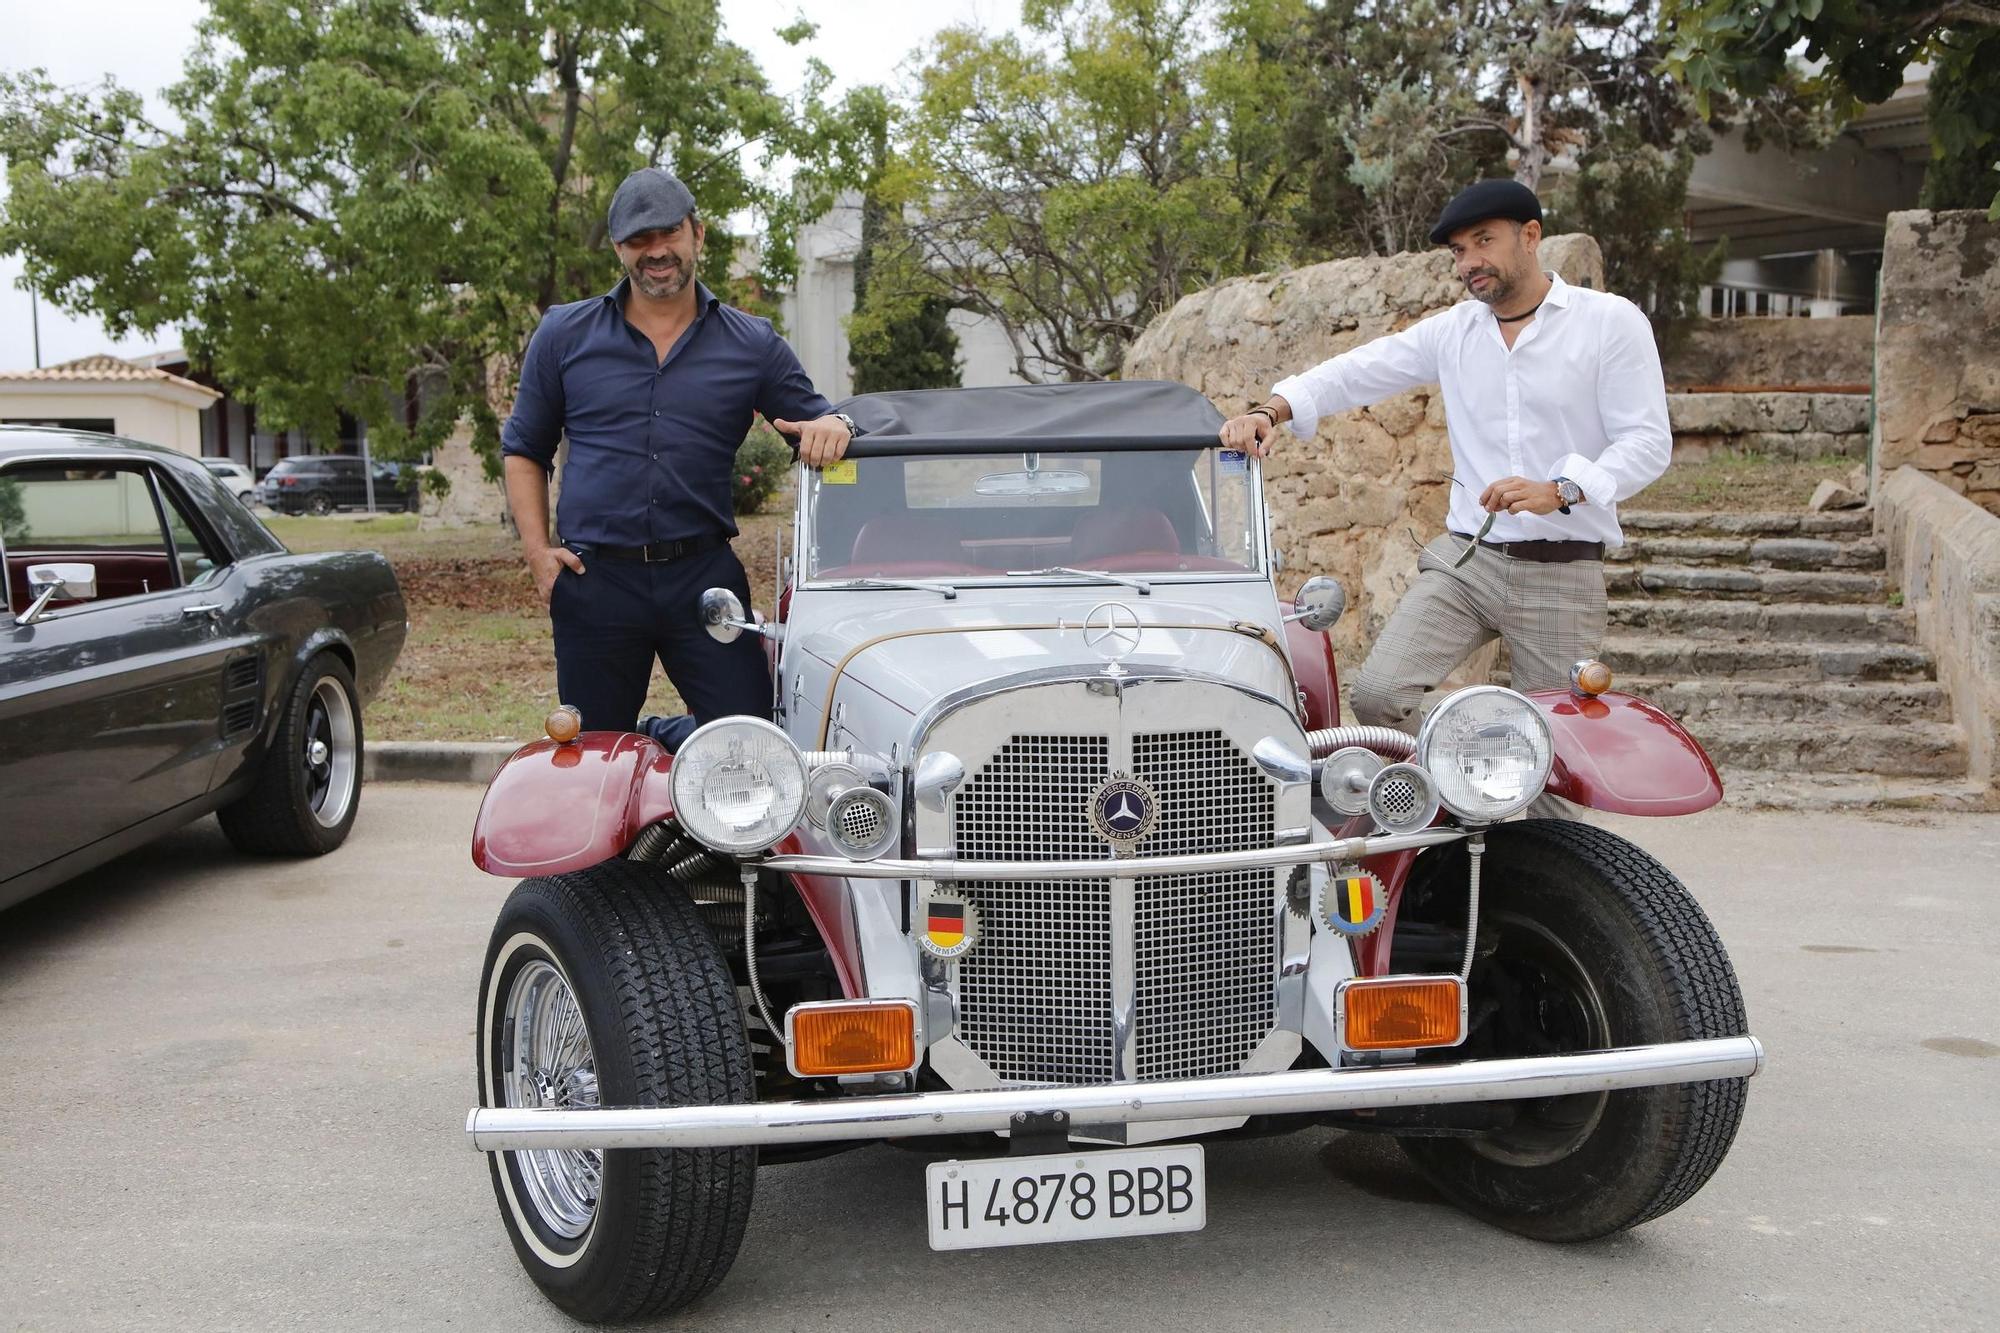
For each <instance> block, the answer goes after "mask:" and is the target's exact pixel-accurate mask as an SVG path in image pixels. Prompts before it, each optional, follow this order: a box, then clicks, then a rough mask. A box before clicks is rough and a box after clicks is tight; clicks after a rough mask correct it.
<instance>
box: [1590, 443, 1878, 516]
mask: <svg viewBox="0 0 2000 1333" xmlns="http://www.w3.org/2000/svg"><path fill="white" fill-rule="evenodd" d="M1855 463H1856V460H1854V459H1852V458H1831V457H1829V458H1808V459H1796V458H1771V457H1767V456H1766V455H1763V454H1735V453H1728V454H1716V455H1713V456H1712V457H1709V458H1705V459H1703V460H1702V461H1701V462H1699V463H1675V464H1674V465H1673V466H1672V467H1670V468H1668V469H1667V473H1666V475H1665V476H1663V477H1661V478H1660V479H1659V480H1658V481H1656V482H1654V483H1653V484H1652V485H1651V486H1648V487H1647V488H1646V489H1645V490H1643V491H1641V492H1639V494H1638V495H1636V496H1634V497H1633V498H1632V499H1631V500H1630V501H1629V502H1623V503H1625V506H1626V508H1628V509H1662V510H1672V511H1675V512H1686V511H1688V510H1708V509H1713V510H1720V511H1723V512H1725V513H1737V514H1745V513H1763V512H1767V511H1772V510H1802V509H1804V508H1805V507H1806V502H1807V501H1808V500H1810V499H1812V493H1813V489H1814V488H1815V487H1817V486H1818V485H1819V484H1820V483H1821V482H1822V481H1826V480H1829V479H1831V480H1834V481H1838V482H1841V483H1843V484H1845V481H1846V478H1847V474H1848V473H1849V472H1851V471H1853V470H1854V467H1855Z"/></svg>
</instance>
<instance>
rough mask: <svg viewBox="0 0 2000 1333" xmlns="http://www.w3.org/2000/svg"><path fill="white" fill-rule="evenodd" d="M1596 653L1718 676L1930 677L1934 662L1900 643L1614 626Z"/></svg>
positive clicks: (1676, 673)
mask: <svg viewBox="0 0 2000 1333" xmlns="http://www.w3.org/2000/svg"><path fill="white" fill-rule="evenodd" d="M1599 655H1600V656H1601V657H1602V658H1603V659H1604V661H1605V662H1606V663H1607V664H1609V665H1610V667H1611V670H1612V671H1613V672H1614V673H1617V674H1622V675H1628V676H1667V677H1670V678H1676V679H1681V680H1686V679H1689V678H1692V677H1702V676H1707V677H1722V678H1726V679H1730V680H1932V679H1935V675H1934V672H1935V669H1936V662H1935V661H1934V659H1933V658H1932V657H1931V655H1930V654H1929V653H1928V652H1926V651H1925V650H1923V649H1922V648H1918V647H1915V646H1914V645H1911V644H1902V643H1882V644H1878V643H1856V644H1848V643H1812V642H1782V641H1781V642H1769V643H1726V642H1720V641H1717V640H1712V639H1678V638H1653V637H1650V636H1643V635H1636V634H1621V633H1618V632H1617V631H1613V632H1611V633H1608V634H1606V635H1605V637H1604V644H1603V646H1602V649H1601V650H1600V653H1599Z"/></svg>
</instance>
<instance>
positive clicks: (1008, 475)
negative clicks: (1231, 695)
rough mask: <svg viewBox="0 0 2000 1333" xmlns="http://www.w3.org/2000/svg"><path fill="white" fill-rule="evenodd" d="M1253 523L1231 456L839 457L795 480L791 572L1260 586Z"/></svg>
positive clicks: (812, 576)
mask: <svg viewBox="0 0 2000 1333" xmlns="http://www.w3.org/2000/svg"><path fill="white" fill-rule="evenodd" d="M1260 523H1261V518H1260V515H1259V511H1258V508H1257V503H1256V493H1255V490H1254V488H1253V485H1252V482H1251V475H1250V464H1249V460H1248V459H1246V458H1245V457H1244V456H1243V455H1242V454H1240V453H1237V452H1235V451H1233V450H1225V449H1171V450H1169V449H1162V450H1134V451H1111V450H1107V451H1105V452H1102V453H1090V452H1083V453H1060V454H1058V453H1040V454H1036V453H990V454H912V455H908V456H902V457H888V458H879V457H878V458H858V459H848V460H846V461H844V462H841V463H836V464H833V465H831V466H829V467H827V468H825V469H822V470H821V471H818V472H813V473H808V474H807V481H806V523H805V531H804V534H803V535H804V538H805V540H806V542H807V543H808V546H807V550H806V560H805V569H804V574H805V577H806V578H807V579H808V580H813V581H821V582H837V581H840V580H844V579H864V578H878V579H879V578H925V579H933V580H937V579H943V580H946V581H949V582H952V583H961V582H966V581H970V580H976V579H1004V578H1007V577H1008V576H1009V575H1010V574H1011V575H1012V576H1013V577H1014V578H1016V579H1019V578H1021V577H1022V576H1023V575H1025V574H1028V573H1037V574H1043V575H1046V576H1048V577H1050V578H1051V579H1052V580H1056V579H1061V578H1068V577H1080V576H1081V574H1082V572H1084V571H1090V572H1108V573H1118V574H1146V575H1158V576H1172V575H1176V574H1182V575H1209V576H1217V575H1223V576H1227V575H1236V576H1239V577H1241V576H1244V575H1256V576H1261V575H1262V573H1263V564H1262V554H1261V547H1262V543H1261V542H1260V540H1259V535H1260V533H1259V524H1260ZM1064 570H1067V571H1076V573H1074V574H1064V573H1059V572H1058V571H1064Z"/></svg>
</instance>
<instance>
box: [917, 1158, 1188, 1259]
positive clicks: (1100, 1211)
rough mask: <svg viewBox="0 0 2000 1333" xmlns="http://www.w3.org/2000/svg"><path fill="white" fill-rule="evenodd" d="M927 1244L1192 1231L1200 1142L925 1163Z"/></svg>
mask: <svg viewBox="0 0 2000 1333" xmlns="http://www.w3.org/2000/svg"><path fill="white" fill-rule="evenodd" d="M924 1188H925V1190H926V1192H927V1195H928V1200H927V1207H928V1211H929V1213H930V1224H931V1248H932V1249H934V1250H980V1249H987V1248H990V1247H992V1246H996V1245H1042V1244H1047V1243H1048V1242H1050V1241H1059V1240H1101V1239H1104V1238H1107V1237H1111V1236H1149V1235H1154V1234H1156V1233H1159V1232H1164V1231H1199V1230H1201V1229H1202V1228H1203V1227H1204V1226H1206V1225H1207V1224H1208V1197H1207V1190H1206V1187H1205V1182H1204V1179H1203V1176H1202V1158H1201V1145H1200V1144H1198V1143H1184V1144H1176V1145H1174V1146H1172V1147H1168V1148H1124V1149H1119V1150H1117V1151H1112V1152H1088V1153H1077V1152H1066V1153H1052V1154H1050V1155H1048V1156H1046V1157H990V1158H986V1159H984V1160H981V1161H974V1162H932V1163H931V1165H930V1167H929V1169H928V1170H927V1171H926V1172H925V1173H924Z"/></svg>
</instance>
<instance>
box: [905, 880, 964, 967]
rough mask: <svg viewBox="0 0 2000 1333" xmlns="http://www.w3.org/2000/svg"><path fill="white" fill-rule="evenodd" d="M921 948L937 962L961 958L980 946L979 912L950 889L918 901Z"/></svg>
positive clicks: (918, 939)
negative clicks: (976, 946)
mask: <svg viewBox="0 0 2000 1333" xmlns="http://www.w3.org/2000/svg"><path fill="white" fill-rule="evenodd" d="M917 905H918V907H919V908H920V909H921V910H920V911H919V913H918V916H917V946H918V947H919V948H921V949H922V950H923V951H924V952H925V953H927V954H929V955H930V956H931V957H933V958H957V957H960V956H961V955H963V954H965V953H967V952H969V951H970V950H971V948H972V946H973V945H975V944H977V943H979V909H978V908H977V907H975V906H974V905H973V904H972V903H971V902H969V901H968V900H967V899H966V898H965V897H964V896H963V895H961V894H958V893H955V892H953V891H952V890H950V889H931V890H929V891H927V892H925V893H923V894H921V895H919V897H918V904H917Z"/></svg>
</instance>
